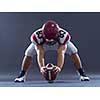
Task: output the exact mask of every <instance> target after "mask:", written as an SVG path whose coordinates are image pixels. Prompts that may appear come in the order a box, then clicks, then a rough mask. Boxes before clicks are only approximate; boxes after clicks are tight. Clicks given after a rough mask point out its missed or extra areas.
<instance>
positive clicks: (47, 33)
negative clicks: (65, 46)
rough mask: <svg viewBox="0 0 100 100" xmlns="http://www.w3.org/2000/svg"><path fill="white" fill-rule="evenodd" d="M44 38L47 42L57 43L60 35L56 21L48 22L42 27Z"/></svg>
mask: <svg viewBox="0 0 100 100" xmlns="http://www.w3.org/2000/svg"><path fill="white" fill-rule="evenodd" d="M42 30H43V31H42V33H43V37H44V39H45V40H46V41H47V42H52V41H55V40H56V38H57V37H58V34H59V26H58V24H57V23H56V22H55V21H52V20H48V21H47V22H46V23H45V24H44V25H43V27H42Z"/></svg>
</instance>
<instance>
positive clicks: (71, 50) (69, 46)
mask: <svg viewBox="0 0 100 100" xmlns="http://www.w3.org/2000/svg"><path fill="white" fill-rule="evenodd" d="M77 52H78V49H77V48H76V47H75V45H74V44H73V43H72V42H71V41H68V42H67V52H66V53H67V54H69V55H72V54H75V53H77Z"/></svg>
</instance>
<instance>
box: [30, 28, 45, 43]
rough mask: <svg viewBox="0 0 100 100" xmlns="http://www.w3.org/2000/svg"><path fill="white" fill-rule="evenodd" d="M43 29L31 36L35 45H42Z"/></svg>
mask: <svg viewBox="0 0 100 100" xmlns="http://www.w3.org/2000/svg"><path fill="white" fill-rule="evenodd" d="M43 40H44V39H43V36H42V29H38V30H36V31H35V32H33V34H32V35H31V42H33V43H35V44H42V42H43Z"/></svg>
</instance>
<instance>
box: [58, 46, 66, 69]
mask: <svg viewBox="0 0 100 100" xmlns="http://www.w3.org/2000/svg"><path fill="white" fill-rule="evenodd" d="M66 49H67V45H60V46H59V47H58V50H57V55H58V56H57V66H58V67H60V68H62V66H63V64H64V58H65V57H64V55H65V51H66Z"/></svg>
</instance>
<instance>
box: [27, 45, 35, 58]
mask: <svg viewBox="0 0 100 100" xmlns="http://www.w3.org/2000/svg"><path fill="white" fill-rule="evenodd" d="M25 55H26V56H30V57H33V56H34V55H36V50H35V46H34V44H33V43H31V44H30V45H29V47H28V48H27V49H26V51H25Z"/></svg>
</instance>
